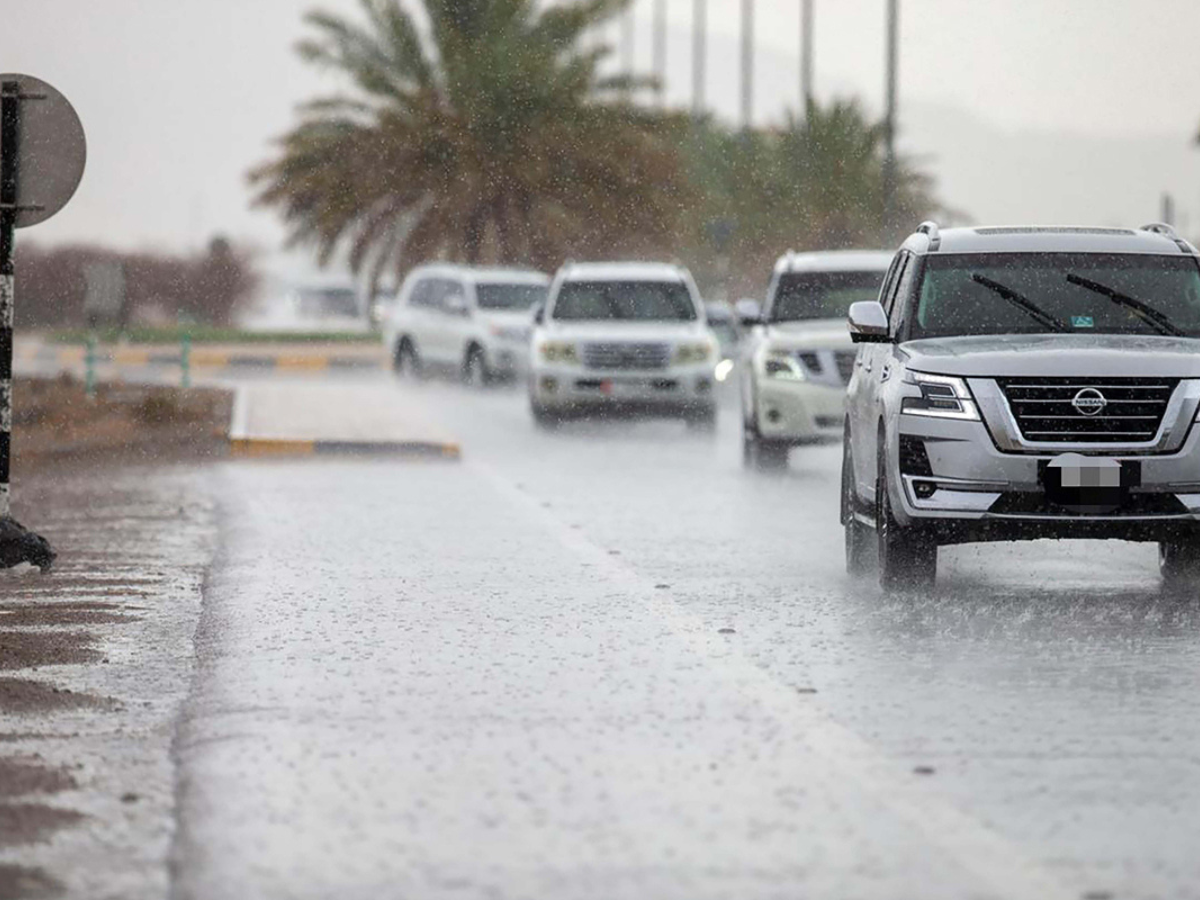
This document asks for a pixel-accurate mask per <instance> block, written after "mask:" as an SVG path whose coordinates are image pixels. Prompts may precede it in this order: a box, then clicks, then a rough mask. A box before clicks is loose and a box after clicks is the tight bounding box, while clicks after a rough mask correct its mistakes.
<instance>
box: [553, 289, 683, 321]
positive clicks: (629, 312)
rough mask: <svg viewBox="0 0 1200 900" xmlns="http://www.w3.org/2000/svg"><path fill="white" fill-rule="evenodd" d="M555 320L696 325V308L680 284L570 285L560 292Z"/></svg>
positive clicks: (555, 310)
mask: <svg viewBox="0 0 1200 900" xmlns="http://www.w3.org/2000/svg"><path fill="white" fill-rule="evenodd" d="M551 318H554V319H562V320H571V321H578V320H603V319H610V320H623V321H624V320H628V321H647V322H656V321H670V322H692V321H694V320H695V319H696V305H695V304H694V303H693V302H692V295H691V293H690V292H689V291H688V289H687V286H686V285H685V284H683V283H682V282H679V281H568V282H565V283H564V284H563V285H562V287H561V288H559V291H558V299H557V300H555V302H554V311H553V313H552V314H551Z"/></svg>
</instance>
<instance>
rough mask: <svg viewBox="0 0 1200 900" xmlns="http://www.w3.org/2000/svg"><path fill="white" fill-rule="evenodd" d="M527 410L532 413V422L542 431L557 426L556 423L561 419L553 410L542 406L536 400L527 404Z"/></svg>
mask: <svg viewBox="0 0 1200 900" xmlns="http://www.w3.org/2000/svg"><path fill="white" fill-rule="evenodd" d="M529 411H530V412H531V413H532V414H533V424H534V425H536V426H537V427H538V428H540V429H541V430H543V431H550V430H552V429H555V428H557V427H558V423H559V422H561V421H562V417H561V416H560V415H559V414H558V413H556V412H555V411H554V410H552V409H550V408H548V407H545V406H542V404H540V403H538V402H537V401H533V402H531V403H530V404H529Z"/></svg>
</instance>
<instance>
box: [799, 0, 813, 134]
mask: <svg viewBox="0 0 1200 900" xmlns="http://www.w3.org/2000/svg"><path fill="white" fill-rule="evenodd" d="M812 99H813V0H800V113H801V115H802V116H805V117H807V116H808V105H809V104H810V103H812Z"/></svg>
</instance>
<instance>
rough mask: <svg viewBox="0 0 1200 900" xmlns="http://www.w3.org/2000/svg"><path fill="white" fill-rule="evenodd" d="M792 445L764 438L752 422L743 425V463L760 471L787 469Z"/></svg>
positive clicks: (748, 467)
mask: <svg viewBox="0 0 1200 900" xmlns="http://www.w3.org/2000/svg"><path fill="white" fill-rule="evenodd" d="M790 449H791V446H790V445H789V444H787V443H785V442H783V441H767V440H763V438H762V436H761V435H759V433H758V430H757V429H756V428H755V427H754V426H753V425H751V424H749V423H748V422H747V423H743V425H742V465H743V466H744V467H745V468H747V469H754V470H756V471H759V472H774V471H778V470H779V469H786V468H787V464H788V450H790Z"/></svg>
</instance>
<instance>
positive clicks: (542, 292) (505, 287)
mask: <svg viewBox="0 0 1200 900" xmlns="http://www.w3.org/2000/svg"><path fill="white" fill-rule="evenodd" d="M475 296H476V298H477V299H478V301H479V308H480V309H530V308H532V307H533V305H534V304H535V303H544V302H545V300H546V286H545V285H543V284H476V285H475Z"/></svg>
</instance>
